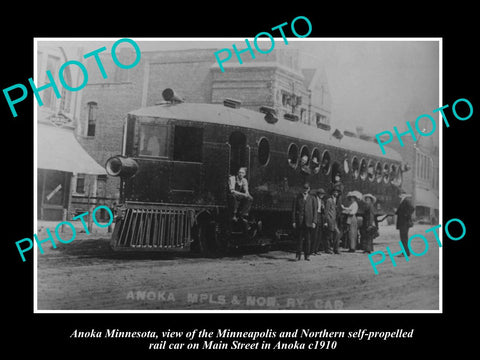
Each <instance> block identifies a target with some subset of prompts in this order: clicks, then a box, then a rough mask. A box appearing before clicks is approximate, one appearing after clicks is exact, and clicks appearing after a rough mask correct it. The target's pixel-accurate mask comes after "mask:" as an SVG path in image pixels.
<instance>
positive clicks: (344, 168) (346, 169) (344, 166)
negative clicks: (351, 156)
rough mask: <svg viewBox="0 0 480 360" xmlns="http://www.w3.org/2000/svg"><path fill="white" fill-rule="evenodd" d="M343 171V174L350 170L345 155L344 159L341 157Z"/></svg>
mask: <svg viewBox="0 0 480 360" xmlns="http://www.w3.org/2000/svg"><path fill="white" fill-rule="evenodd" d="M343 171H344V172H345V174H348V173H349V172H350V165H348V159H347V157H346V156H345V159H343Z"/></svg>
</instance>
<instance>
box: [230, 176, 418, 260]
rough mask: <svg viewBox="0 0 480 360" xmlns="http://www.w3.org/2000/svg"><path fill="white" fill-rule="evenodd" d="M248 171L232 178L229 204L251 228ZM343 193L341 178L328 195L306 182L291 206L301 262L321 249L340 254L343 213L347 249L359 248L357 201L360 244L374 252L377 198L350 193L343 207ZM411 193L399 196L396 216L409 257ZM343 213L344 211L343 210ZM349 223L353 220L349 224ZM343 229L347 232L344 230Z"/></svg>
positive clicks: (297, 255)
mask: <svg viewBox="0 0 480 360" xmlns="http://www.w3.org/2000/svg"><path fill="white" fill-rule="evenodd" d="M245 175H246V169H245V168H240V169H239V171H238V174H237V176H231V177H230V178H229V201H230V203H231V208H232V220H233V221H238V220H241V222H242V224H243V225H244V227H245V232H246V230H247V228H248V221H247V217H248V212H249V210H250V207H251V205H252V202H253V198H252V196H251V195H250V193H249V190H248V181H247V179H246V178H245ZM342 192H343V185H342V183H341V182H340V178H339V177H338V178H337V177H336V178H335V182H334V183H333V186H332V188H331V190H330V194H329V195H328V196H327V194H326V192H325V190H324V189H321V188H320V189H318V190H316V191H315V193H314V194H312V193H311V192H310V185H309V184H308V183H305V184H304V185H303V189H302V191H301V192H300V193H299V194H297V196H296V197H295V198H294V200H293V204H292V227H293V228H294V229H295V230H296V231H297V250H296V260H300V259H301V254H302V252H303V253H304V258H305V260H307V261H309V260H310V255H311V254H315V255H316V254H318V253H319V252H320V251H321V250H322V249H323V250H324V251H325V253H327V254H332V253H334V254H340V251H339V242H340V236H341V233H342V232H343V231H341V230H340V227H341V225H340V224H342V222H341V220H340V219H341V214H342V212H343V213H344V214H345V215H346V216H347V219H346V222H345V223H346V225H347V227H348V229H347V231H346V234H347V235H348V236H347V242H348V247H349V249H350V251H351V252H354V251H355V250H356V248H357V236H358V228H357V218H356V215H357V210H358V204H357V203H356V201H357V200H360V198H361V199H362V200H363V201H364V206H363V212H362V221H361V226H360V234H361V242H362V248H363V250H364V252H366V253H370V252H372V251H373V239H374V237H375V236H378V223H377V219H376V217H375V212H374V208H373V204H374V203H375V202H376V198H375V196H374V195H372V194H365V195H362V194H360V193H359V192H358V191H351V192H350V193H348V194H347V199H348V200H349V202H350V204H349V206H348V207H345V206H343V204H342V202H341V201H340V200H339V196H340V195H341V194H342ZM409 196H410V195H408V194H405V193H404V192H402V193H401V194H400V205H399V207H398V210H397V212H396V214H397V229H398V230H399V231H400V239H401V241H402V243H403V245H404V247H405V249H407V255H408V230H409V228H410V227H411V226H413V222H412V214H413V212H414V207H413V205H412V204H411V202H410V200H409ZM342 210H343V211H342ZM349 220H350V221H349ZM342 230H344V229H342Z"/></svg>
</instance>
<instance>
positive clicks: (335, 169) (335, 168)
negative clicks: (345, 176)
mask: <svg viewBox="0 0 480 360" xmlns="http://www.w3.org/2000/svg"><path fill="white" fill-rule="evenodd" d="M340 169H341V167H340V164H339V163H338V162H336V161H335V162H334V163H333V164H332V183H334V184H335V183H336V182H337V180H336V179H335V177H336V176H337V175H338V176H339V177H340V181H341V179H342V173H341V171H340Z"/></svg>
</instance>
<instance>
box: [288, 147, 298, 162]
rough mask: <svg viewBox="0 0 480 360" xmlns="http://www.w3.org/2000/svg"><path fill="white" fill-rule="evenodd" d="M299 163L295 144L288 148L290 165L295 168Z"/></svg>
mask: <svg viewBox="0 0 480 360" xmlns="http://www.w3.org/2000/svg"><path fill="white" fill-rule="evenodd" d="M297 162H298V147H297V145H295V144H290V146H289V147H288V165H290V166H291V167H293V168H296V167H297Z"/></svg>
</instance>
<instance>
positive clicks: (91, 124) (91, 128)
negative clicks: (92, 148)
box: [87, 101, 98, 136]
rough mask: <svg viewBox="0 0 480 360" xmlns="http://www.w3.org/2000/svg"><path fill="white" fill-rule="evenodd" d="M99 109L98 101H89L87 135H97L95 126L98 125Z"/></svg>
mask: <svg viewBox="0 0 480 360" xmlns="http://www.w3.org/2000/svg"><path fill="white" fill-rule="evenodd" d="M97 109H98V105H97V103H96V102H93V101H91V102H89V103H88V104H87V121H88V124H87V136H95V127H96V126H97Z"/></svg>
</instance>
